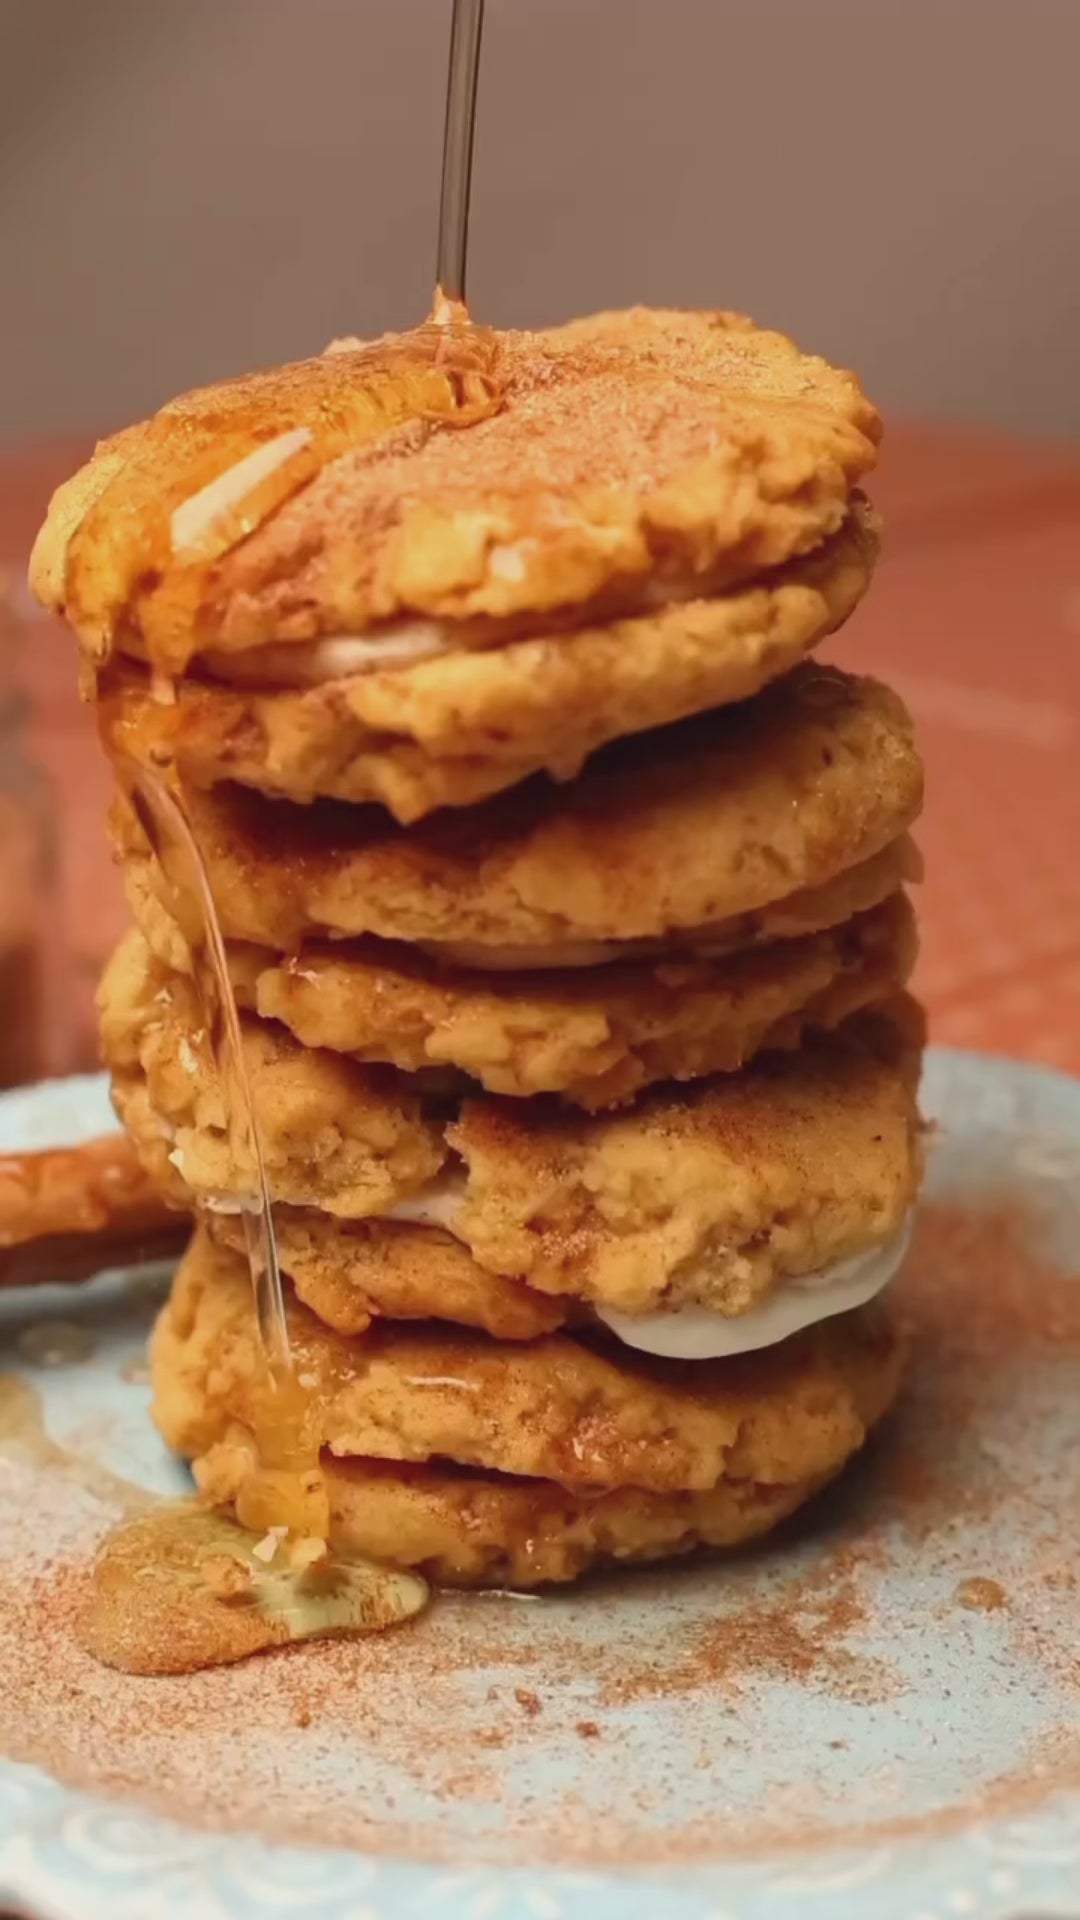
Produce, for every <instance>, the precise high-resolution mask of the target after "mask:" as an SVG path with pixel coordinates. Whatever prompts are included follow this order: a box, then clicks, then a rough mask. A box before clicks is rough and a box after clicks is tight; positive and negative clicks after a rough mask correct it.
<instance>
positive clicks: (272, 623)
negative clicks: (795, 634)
mask: <svg viewBox="0 0 1080 1920" xmlns="http://www.w3.org/2000/svg"><path fill="white" fill-rule="evenodd" d="M879 435H880V425H879V421H878V417H877V415H876V413H875V412H874V409H873V408H872V407H871V406H870V404H869V403H868V401H867V400H866V399H865V397H864V395H863V393H862V391H861V389H860V387H859V385H858V383H857V381H856V380H855V379H854V378H853V376H852V375H851V374H848V373H844V372H839V371H837V370H836V369H834V368H832V367H830V366H829V365H828V364H827V363H826V362H825V361H823V360H820V359H817V358H814V357H811V356H807V355H804V354H802V353H800V352H799V351H798V349H797V348H796V347H795V346H794V345H793V344H792V343H791V342H790V341H789V340H787V339H785V338H784V337H783V336H782V335H781V334H777V333H771V332H766V331H762V330H759V329H758V328H756V327H754V326H753V325H752V324H751V323H750V322H749V321H747V320H745V319H743V318H741V317H740V316H737V315H733V314H728V313H678V312H666V311H652V310H648V309H633V310H631V311H630V312H627V313H609V314H598V315H595V316H593V317H591V318H589V319H586V320H580V321H575V322H573V323H571V324H570V325H569V326H565V327H560V328H553V329H550V330H549V331H547V332H541V333H499V334H495V333H490V332H488V331H487V330H486V329H480V328H470V327H464V328H450V329H440V328H433V327H427V328H421V329H418V330H417V331H416V332H415V333H413V334H407V335H398V336H388V337H387V338H386V339H384V340H382V341H376V342H373V343H370V344H369V345H357V346H355V347H353V346H349V347H348V348H347V350H345V351H342V352H335V353H333V354H329V355H323V356H321V357H320V358H317V359H312V360H306V361H300V362H297V363H294V364H293V365H291V366H286V367H281V368H276V369H273V370H272V371H270V372H267V373H260V374H252V375H248V376H245V377H244V378H242V379H238V380H232V381H227V382H224V383H222V384H220V385H217V386H211V387H206V388H201V389H198V390H197V391H195V392H193V393H190V394H185V395H183V396H181V398H179V399H178V400H174V401H172V402H170V404H169V405H168V406H166V407H164V408H162V410H161V412H160V413H158V414H156V415H155V416H154V417H153V418H152V419H151V420H149V421H147V422H145V423H143V424H142V425H141V426H136V427H133V428H129V429H127V430H126V431H125V432H124V433H123V434H121V435H118V436H115V437H114V438H113V439H111V440H108V441H106V442H104V443H103V445H102V446H101V447H100V448H99V449H98V451H97V453H96V454H95V455H94V456H93V459H92V460H91V461H90V463H89V466H88V467H87V468H85V469H84V470H83V471H82V472H81V473H79V474H77V475H76V476H75V477H74V478H73V479H72V480H70V481H68V482H67V483H66V485H65V486H64V487H62V488H61V489H60V490H59V492H58V494H57V495H56V496H55V498H54V500H53V503H52V506H51V508H50V511H49V515H48V518H47V520H46V522H45V526H44V527H43V529H42V532H41V534H40V536H39V539H38V543H37V546H36V548H35V553H34V557H33V562H32V572H31V578H32V583H33V585H34V588H35V591H36V592H37V593H38V595H39V597H40V598H41V599H42V600H43V601H44V603H45V604H46V605H48V606H50V607H52V608H53V609H55V610H62V611H63V612H65V613H66V615H67V617H68V619H69V620H70V621H71V623H72V625H73V626H74V627H75V629H76V631H77V633H78V634H79V636H80V639H81V640H82V641H83V643H84V645H85V646H86V648H87V649H88V651H89V653H90V655H91V656H92V657H93V658H95V659H97V660H101V659H103V658H105V657H106V656H107V655H108V653H109V652H111V651H112V650H113V648H114V647H117V646H119V647H122V648H123V649H125V650H129V651H133V652H135V653H138V654H142V655H144V656H145V657H146V658H148V659H149V660H150V661H151V662H152V663H153V664H154V665H156V666H158V667H160V668H161V669H163V670H165V671H167V672H179V671H181V670H182V669H183V668H184V666H185V665H186V663H187V662H188V661H189V660H190V659H191V658H192V656H193V655H196V654H198V653H200V652H203V651H206V650H216V651H224V652H228V651H231V650H238V649H246V648H248V647H252V646H258V645H261V644H263V643H265V642H267V641H278V642H292V641H306V640H311V639H315V638H318V637H319V636H322V635H337V634H342V633H347V634H360V633H365V632H368V631H369V630H371V629H373V628H376V627H378V625H379V624H380V623H382V622H386V621H392V620H394V619H398V618H401V617H402V616H409V615H417V614H418V615H423V616H430V617H435V618H447V619H452V620H463V619H479V620H490V619H496V620H498V619H505V618H507V617H514V616H517V615H519V614H537V613H544V612H549V611H550V610H551V609H553V608H556V607H566V606H582V605H585V606H587V605H590V604H592V603H594V602H597V601H603V600H604V597H605V596H606V595H611V594H614V595H615V596H616V598H617V599H618V600H621V601H623V602H625V600H626V597H627V596H628V595H629V597H630V599H631V601H632V600H633V598H634V596H635V592H636V591H638V590H640V588H641V587H642V586H643V585H644V584H645V583H646V582H650V581H655V580H656V579H657V578H659V579H661V580H663V579H664V578H665V577H672V578H679V579H681V580H684V581H685V580H686V578H688V577H693V576H694V575H695V574H697V575H708V576H709V577H710V579H711V581H712V583H713V584H714V585H717V584H722V583H723V581H724V580H727V581H732V580H737V579H744V578H746V577H748V576H749V575H751V574H753V573H755V572H758V571H760V570H761V569H763V568H765V567H770V566H774V565H776V564H778V563H780V562H781V561H783V560H785V559H787V558H789V557H790V556H791V555H792V554H794V553H799V552H804V551H806V550H808V549H809V548H811V547H813V546H815V545H817V544H818V543H819V542H820V541H821V540H822V539H824V538H826V537H827V536H828V535H829V534H830V533H832V532H834V531H835V529H836V528H837V527H838V526H839V524H840V522H841V520H842V519H843V517H844V514H845V512H846V510H847V500H848V495H849V493H850V490H851V487H852V485H853V484H854V482H855V481H856V480H857V479H858V478H859V476H860V475H862V474H863V473H865V472H866V471H867V470H868V469H869V468H870V467H871V466H872V465H873V462H874V459H875V449H876V444H877V441H878V438H879Z"/></svg>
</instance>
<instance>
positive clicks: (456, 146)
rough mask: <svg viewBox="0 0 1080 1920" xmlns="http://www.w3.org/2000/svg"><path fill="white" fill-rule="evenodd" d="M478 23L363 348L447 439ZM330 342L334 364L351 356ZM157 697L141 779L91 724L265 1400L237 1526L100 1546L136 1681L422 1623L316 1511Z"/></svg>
mask: <svg viewBox="0 0 1080 1920" xmlns="http://www.w3.org/2000/svg"><path fill="white" fill-rule="evenodd" d="M483 13H484V0H454V6H453V18H452V26H451V40H450V57H449V71H448V80H447V102H446V121H445V129H444V148H443V168H442V192H441V199H440V208H439V230H438V251H437V285H436V292H435V301H434V307H433V314H432V319H431V321H430V322H429V323H428V324H427V325H426V326H424V327H420V328H417V329H416V330H415V331H414V333H412V334H411V335H405V336H400V337H399V338H398V339H397V340H396V341H388V342H386V343H378V345H376V346H374V347H372V348H368V349H366V357H367V358H369V359H370V360H371V362H372V365H371V367H370V369H369V371H370V373H371V375H372V376H373V378H374V379H375V382H376V384H379V382H380V381H383V382H384V383H385V381H386V380H387V379H388V378H392V377H393V376H394V375H395V374H398V375H399V374H400V372H401V369H402V356H403V355H404V356H405V359H406V361H407V362H408V363H409V365H410V366H415V367H416V369H417V370H422V369H423V368H425V367H430V368H432V369H434V370H436V371H437V372H438V373H439V374H440V375H442V376H443V378H444V380H445V383H446V385H447V402H448V404H447V413H448V416H449V417H450V418H452V419H454V420H455V422H456V423H458V424H466V423H467V421H468V419H469V418H470V417H476V413H477V412H486V411H490V409H491V405H492V397H493V396H492V382H491V364H490V363H491V352H490V349H491V346H492V345H493V342H492V341H491V340H490V339H489V338H488V337H486V336H485V335H484V333H483V330H482V329H479V328H473V327H472V326H471V322H470V320H469V316H468V312H467V309H466V306H465V266H466V253H467V246H468V220H469V195H470V184H471V173H472V151H473V129H474V125H475V113H476V82H477V73H478V68H479V57H480V37H481V28H482V24H483ZM341 345H342V346H344V347H345V349H346V350H348V349H349V348H350V346H351V343H348V342H346V343H341ZM494 403H495V404H497V398H496V399H495V402H494ZM440 411H441V409H440ZM158 690H159V692H160V694H161V714H162V722H163V724H162V729H161V733H162V742H163V745H162V751H161V754H160V759H159V764H158V767H157V770H156V771H154V772H150V771H149V770H148V769H147V768H146V766H145V765H139V766H137V765H136V764H135V763H134V762H133V761H132V760H131V759H130V758H129V757H128V756H127V755H126V754H125V752H124V750H123V742H122V739H121V738H119V737H118V735H117V733H116V731H115V730H114V728H113V727H112V725H111V723H110V718H109V709H108V701H107V699H106V700H105V701H104V702H103V703H102V706H101V708H100V710H99V724H100V729H101V734H102V739H103V743H104V745H105V747H106V750H107V752H108V753H109V756H110V759H111V760H112V762H113V766H114V768H115V771H116V773H117V778H118V780H119V783H120V785H121V787H122V789H123V790H124V792H125V793H126V796H127V798H128V801H129V803H130V805H131V806H132V807H133V809H134V811H135V813H136V815H137V817H138V819H139V822H140V824H141V826H142V829H143V832H144V834H145V836H146V838H147V840H148V842H149V844H150V848H151V850H152V852H153V854H154V856H155V858H156V859H157V861H158V863H159V865H160V867H161V868H162V870H163V872H164V873H165V874H166V875H167V877H168V879H169V880H170V882H171V887H172V893H173V905H174V912H175V918H176V921H177V924H178V925H179V927H180V930H181V933H182V934H183V937H184V940H185V942H186V945H187V949H188V953H189V956H190V968H191V974H192V978H193V981H194V983H195V986H196V989H197V991H198V994H199V996H200V1000H201V1004H202V1011H203V1018H204V1023H205V1027H206V1035H207V1040H208V1043H209V1045H210V1047H211V1049H212V1054H213V1059H214V1062H215V1066H216V1070H217V1073H218V1076H219V1079H220V1084H221V1087H222V1091H223V1095H224V1099H225V1107H226V1115H227V1125H228V1128H229V1132H230V1136H231V1144H232V1147H233V1151H234V1156H235V1158H236V1159H237V1163H238V1164H239V1165H241V1166H243V1167H245V1168H247V1170H248V1172H249V1177H250V1189H249V1194H248V1196H247V1204H246V1205H245V1207H244V1210H243V1221H244V1232H245V1239H246V1247H247V1255H248V1260H249V1264H250V1268H251V1280H252V1291H253V1298H254V1309H255V1317H256V1324H257V1327H258V1333H259V1342H260V1348H261V1354H262V1364H263V1367H264V1371H265V1391H264V1393H263V1394H262V1395H261V1396H260V1401H261V1408H262V1411H261V1414H260V1417H259V1419H258V1421H257V1423H256V1429H255V1433H254V1441H255V1458H256V1464H255V1466H254V1467H253V1468H252V1471H251V1473H250V1475H249V1477H248V1479H247V1480H246V1481H245V1483H244V1485H243V1486H242V1488H241V1490H240V1492H239V1494H238V1496H237V1500H236V1520H235V1521H232V1520H230V1519H227V1518H226V1517H224V1516H222V1515H221V1514H218V1513H214V1512H213V1511H211V1510H210V1509H208V1508H207V1507H206V1506H205V1505H203V1504H202V1503H200V1502H199V1501H198V1500H189V1501H183V1502H179V1503H177V1502H168V1503H161V1504H158V1505H154V1506H153V1507H152V1508H151V1509H150V1510H149V1511H145V1510H143V1509H142V1508H141V1506H140V1509H139V1510H138V1511H137V1512H136V1513H135V1515H134V1517H129V1518H128V1519H127V1520H126V1521H125V1522H123V1523H122V1524H121V1525H120V1526H119V1527H117V1528H115V1529H114V1530H113V1532H111V1533H110V1534H109V1535H108V1536H107V1537H106V1539H105V1541H104V1543H103V1545H102V1547H101V1550H100V1552H99V1555H98V1558H97V1562H96V1565H95V1569H94V1576H93V1582H92V1590H91V1594H90V1597H89V1600H88V1602H87V1605H86V1607H85V1609H84V1613H83V1617H82V1622H81V1632H80V1637H81V1639H82V1641H83V1644H84V1645H85V1646H86V1647H87V1649H88V1651H90V1652H92V1653H94V1654H95V1655H96V1656H97V1658H99V1659H101V1660H102V1661H104V1662H106V1663H107V1664H109V1665H112V1666H117V1667H121V1668H123V1669H125V1670H127V1671H131V1672H141V1673H160V1672H188V1671H194V1670H195V1669H197V1668H201V1667H207V1666H215V1665H220V1664H222V1663H225V1662H228V1661H232V1660H236V1659H241V1658H244V1657H245V1656H246V1655H248V1654H250V1653H253V1652H257V1651H260V1650H262V1649H263V1648H266V1647H270V1646H277V1645H281V1644H284V1643H285V1642H288V1641H293V1640H298V1639H308V1638H312V1637H317V1636H321V1635H326V1634H341V1633H366V1632H375V1631H381V1630H382V1629H384V1628H386V1627H389V1626H392V1625H395V1624H398V1623H399V1622H401V1621H404V1620H406V1619H409V1618H410V1617H412V1616H413V1615H415V1614H416V1613H418V1612H420V1611H421V1610H422V1609H423V1607H424V1606H425V1605H426V1603H427V1600H428V1598H429V1592H428V1588H427V1586H426V1583H425V1582H424V1581H423V1580H422V1579H420V1578H419V1577H418V1576H417V1575H414V1574H411V1573H406V1572H402V1571H400V1570H398V1569H394V1568H390V1567H385V1566H380V1565H377V1564H376V1563H374V1562H369V1561H358V1560H354V1559H350V1560H349V1561H348V1562H347V1563H346V1562H343V1561H342V1560H340V1559H339V1558H336V1557H335V1556H334V1554H333V1553H332V1551H331V1549H330V1546H329V1536H330V1503H329V1498H328V1494H327V1487H326V1480H325V1476H324V1473H323V1470H322V1466H321V1462H320V1453H319V1438H318V1432H317V1428H316V1424H315V1420H314V1417H313V1412H312V1408H311V1405H310V1400H309V1396H308V1394H307V1393H306V1391H305V1389H304V1387H303V1385H302V1384H301V1382H300V1380H299V1379H298V1378H297V1374H296V1369H295V1367H294V1364H293V1355H292V1351H291V1347H290V1341H289V1328H288V1318H287V1312H286V1306H285V1298H284V1291H283V1288H282V1282H281V1272H280V1268H279V1265H278V1258H277V1246H276V1240H275V1235H274V1217H273V1204H272V1196H271V1194H270V1191H269V1188H268V1184H267V1179H266V1171H265V1165H264V1160H263V1155H262V1150H261V1144H260V1139H259V1125H258V1115H257V1113H256V1111H255V1105H254V1101H253V1098H252V1091H251V1084H250V1079H249V1076H248V1073H247V1068H246V1064H245V1058H244V1046H243V1032H242V1028H241V1023H240V1016H239V1012H238V1010H237V1005H236V999H235V995H234V993H233V989H232V983H231V981H230V978H229V970H228V964H227V960H226V954H225V945H224V941H223V938H222V933H221V925H220V921H219V917H218V912H217V907H216V903H215V900H214V896H213V891H212V888H211V886H210V882H209V877H208V874H207V871H206V866H205V863H204V861H203V858H202V855H201V853H200V850H199V847H198V844H197V841H196V839H195V836H194V835H193V833H192V831H191V827H190V825H189V822H188V819H187V816H186V813H185V809H184V805H183V788H182V784H181V783H180V781H179V778H178V776H177V773H176V769H175V766H174V765H173V764H172V763H171V760H170V756H169V753H168V747H167V740H168V732H169V725H168V716H169V712H170V709H171V708H172V707H174V706H175V696H174V694H173V690H172V688H171V687H170V686H169V685H168V684H167V683H166V684H164V685H162V686H161V687H159V689H158Z"/></svg>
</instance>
